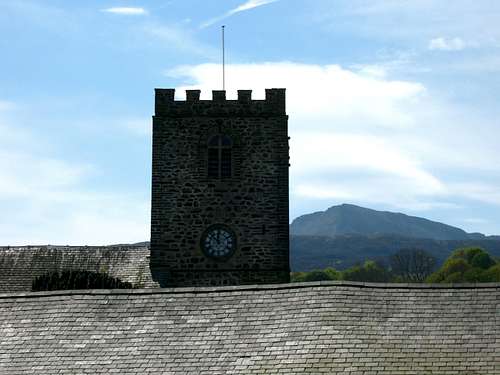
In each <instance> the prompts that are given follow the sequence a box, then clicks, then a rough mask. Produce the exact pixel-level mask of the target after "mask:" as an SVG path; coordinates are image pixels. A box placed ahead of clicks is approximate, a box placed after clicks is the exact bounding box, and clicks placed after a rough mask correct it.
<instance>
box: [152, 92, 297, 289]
mask: <svg viewBox="0 0 500 375" xmlns="http://www.w3.org/2000/svg"><path fill="white" fill-rule="evenodd" d="M238 94H239V96H238V100H226V99H225V92H224V91H214V92H213V100H199V91H195V90H193V91H188V92H187V100H186V101H175V100H174V90H171V89H157V90H156V105H155V111H156V115H155V116H154V118H153V175H152V210H151V272H152V274H153V277H154V278H155V279H156V280H157V281H159V282H160V284H161V285H162V286H194V285H230V284H255V283H280V282H288V281H289V273H288V271H289V255H288V254H289V249H288V248H289V233H288V166H289V164H288V162H289V160H288V126H287V124H288V117H287V115H286V113H285V90H284V89H268V90H266V99H265V100H251V92H250V91H247V90H240V91H238ZM216 134H225V135H228V136H229V137H230V138H231V139H232V141H233V148H232V165H233V177H232V178H230V179H225V180H219V179H210V178H208V174H207V159H208V158H207V142H208V140H209V138H210V137H211V136H213V135H216ZM214 224H223V225H226V226H228V227H229V228H231V230H232V231H233V232H234V233H235V235H236V243H237V248H236V251H235V252H234V254H233V255H232V256H231V257H230V258H228V259H224V260H221V259H213V258H210V257H207V256H205V255H204V253H203V251H202V249H201V246H200V241H201V236H202V234H203V232H204V231H205V230H206V229H207V228H208V227H210V226H211V225H214Z"/></svg>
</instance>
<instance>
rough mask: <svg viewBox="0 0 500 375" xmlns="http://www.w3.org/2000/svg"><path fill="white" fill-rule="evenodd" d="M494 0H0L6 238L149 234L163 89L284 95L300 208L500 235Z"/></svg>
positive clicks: (499, 78)
mask: <svg viewBox="0 0 500 375" xmlns="http://www.w3.org/2000/svg"><path fill="white" fill-rule="evenodd" d="M499 24H500V2H498V1H497V0H477V1H470V0H454V1H453V2H450V1H444V0H171V1H166V0H161V1H160V0H110V1H107V0H99V1H97V0H85V1H83V0H72V1H67V0H0V51H1V58H0V210H1V215H0V245H27V244H31V245H35V244H58V245H66V244H68V245H105V244H112V243H131V242H138V241H144V240H148V239H149V220H150V191H151V182H150V179H151V116H152V115H153V110H154V88H155V87H162V88H176V89H177V91H176V96H177V99H179V100H183V99H184V97H185V95H184V90H185V89H186V88H196V89H201V90H202V94H201V96H202V99H210V98H211V90H214V89H216V90H217V89H221V84H222V83H221V73H220V72H221V68H220V62H221V26H222V25H225V36H226V39H225V45H226V63H227V67H226V89H227V96H228V98H230V99H231V98H235V96H236V90H237V89H252V90H253V98H254V99H263V98H264V89H265V88H272V87H284V88H286V89H287V113H288V114H289V116H290V117H289V133H290V136H291V140H290V146H291V149H290V157H291V168H290V219H293V218H295V217H297V216H300V215H302V214H305V213H310V212H314V211H321V210H325V209H327V208H328V207H330V206H333V205H337V204H341V203H352V204H357V205H361V206H364V207H369V208H373V209H378V210H387V211H396V212H403V213H406V214H409V215H415V216H421V217H426V218H428V219H431V220H436V221H441V222H444V223H447V224H450V225H454V226H458V227H460V228H463V229H464V230H466V231H468V232H482V233H485V234H500V151H499V144H500V116H499V115H500V106H499V105H498V98H499V92H500V91H499V89H500V74H499V73H500V28H499V27H498V25H499Z"/></svg>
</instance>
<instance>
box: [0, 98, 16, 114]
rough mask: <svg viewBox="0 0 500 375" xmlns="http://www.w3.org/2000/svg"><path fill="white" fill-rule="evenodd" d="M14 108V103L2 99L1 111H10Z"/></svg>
mask: <svg viewBox="0 0 500 375" xmlns="http://www.w3.org/2000/svg"><path fill="white" fill-rule="evenodd" d="M14 108H15V106H14V103H12V102H9V101H6V100H0V112H3V111H8V110H11V109H14Z"/></svg>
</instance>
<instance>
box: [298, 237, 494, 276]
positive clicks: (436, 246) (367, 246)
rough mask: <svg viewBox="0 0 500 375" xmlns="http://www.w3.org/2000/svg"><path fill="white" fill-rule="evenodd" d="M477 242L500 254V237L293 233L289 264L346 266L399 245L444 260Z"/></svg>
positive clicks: (302, 267) (384, 256)
mask: <svg viewBox="0 0 500 375" xmlns="http://www.w3.org/2000/svg"><path fill="white" fill-rule="evenodd" d="M469 246H478V247H481V248H483V249H485V250H487V251H488V252H489V253H490V254H491V255H493V256H495V257H500V241H499V240H492V239H482V240H474V239H466V240H433V239H425V238H408V237H400V236H394V235H393V236H391V235H380V236H372V237H367V236H361V235H346V236H337V237H335V238H331V237H326V236H291V237H290V267H291V270H292V271H293V272H296V271H311V270H313V269H323V268H326V267H334V268H336V269H345V268H348V267H351V266H353V265H354V264H356V263H362V262H364V261H365V260H367V259H372V260H380V261H382V262H384V261H386V260H387V257H388V256H390V255H391V254H393V253H395V252H397V251H398V250H400V249H408V248H418V249H423V250H426V251H427V252H429V253H430V254H432V255H433V256H434V257H436V258H437V260H438V263H439V264H441V263H442V262H443V261H444V260H445V259H446V258H447V257H448V256H449V255H450V254H451V252H452V251H453V250H455V249H457V248H461V247H469Z"/></svg>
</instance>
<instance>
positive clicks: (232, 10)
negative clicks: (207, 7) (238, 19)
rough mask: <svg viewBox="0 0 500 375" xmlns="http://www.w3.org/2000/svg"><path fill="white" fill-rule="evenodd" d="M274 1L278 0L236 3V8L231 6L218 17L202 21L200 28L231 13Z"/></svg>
mask: <svg viewBox="0 0 500 375" xmlns="http://www.w3.org/2000/svg"><path fill="white" fill-rule="evenodd" d="M276 1H278V0H248V1H246V2H245V3H243V4H240V5H238V6H237V7H236V8H233V9H231V10H229V11H227V12H226V13H224V14H223V15H221V16H218V17H215V18H212V19H210V20H208V21H205V22H203V23H202V24H201V25H200V28H205V27H208V26H211V25H213V24H214V23H217V22H219V21H222V20H223V19H226V18H228V17H231V16H232V15H234V14H236V13H240V12H244V11H246V10H250V9H254V8H257V7H260V6H262V5H266V4H271V3H274V2H276Z"/></svg>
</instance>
